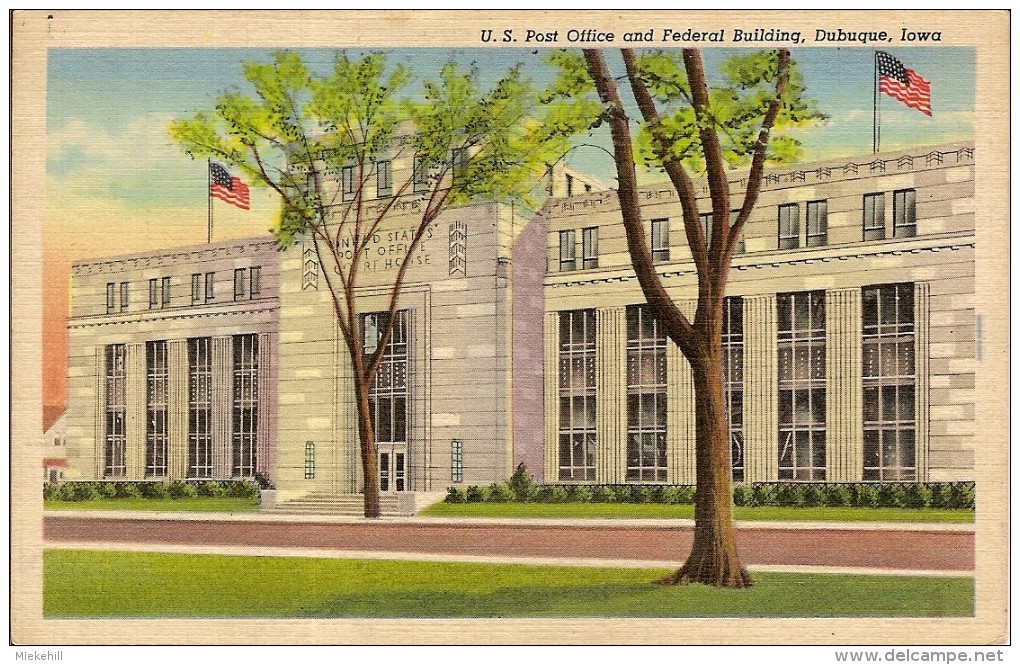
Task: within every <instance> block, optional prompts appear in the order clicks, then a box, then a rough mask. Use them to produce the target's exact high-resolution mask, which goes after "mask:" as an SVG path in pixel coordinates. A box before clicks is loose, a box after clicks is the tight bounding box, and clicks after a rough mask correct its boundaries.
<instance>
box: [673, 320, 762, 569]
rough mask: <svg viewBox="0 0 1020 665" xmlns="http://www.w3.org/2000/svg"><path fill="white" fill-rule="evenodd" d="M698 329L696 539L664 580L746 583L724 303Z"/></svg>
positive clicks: (693, 367)
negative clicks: (726, 377) (736, 510)
mask: <svg viewBox="0 0 1020 665" xmlns="http://www.w3.org/2000/svg"><path fill="white" fill-rule="evenodd" d="M706 318H707V319H709V321H706V325H705V326H704V327H702V326H698V325H697V322H696V323H695V327H696V328H699V332H702V333H703V334H701V335H699V337H700V339H699V340H698V342H699V343H698V345H697V346H698V348H699V350H700V351H702V353H700V354H699V355H697V356H696V357H693V358H688V360H689V361H690V363H691V371H692V374H693V376H694V398H695V400H696V402H697V405H698V407H697V409H696V410H695V411H696V418H695V427H696V435H695V437H696V438H695V443H696V447H695V459H696V471H697V490H696V492H695V495H694V543H693V545H692V546H691V553H690V555H689V556H688V557H687V562H686V563H684V565H683V566H682V567H681V568H680V569H679V570H677V571H676V572H674V573H672V574H671V575H669V576H667V577H665V578H663V579H661V580H659V581H658V583H659V584H688V583H697V584H709V585H712V586H718V587H730V588H743V587H748V586H751V585H752V583H753V582H752V581H751V577H750V575H748V573H747V570H746V569H745V568H744V567H743V565H741V563H740V558H739V557H738V556H737V543H736V530H735V529H734V527H733V491H732V486H731V473H732V472H731V469H730V450H729V445H730V443H729V426H728V423H727V419H726V402H725V398H724V393H723V371H722V369H723V368H722V340H721V335H720V333H721V327H722V303H721V302H720V303H719V304H718V306H717V307H713V308H712V312H711V313H709V314H708V316H706Z"/></svg>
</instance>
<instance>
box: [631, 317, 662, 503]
mask: <svg viewBox="0 0 1020 665" xmlns="http://www.w3.org/2000/svg"><path fill="white" fill-rule="evenodd" d="M627 480H644V481H651V482H660V483H662V482H666V335H665V333H664V332H662V330H661V329H660V327H659V324H658V322H657V321H656V320H655V319H654V318H653V317H652V314H651V311H650V310H649V308H648V307H647V306H646V305H629V306H628V307H627Z"/></svg>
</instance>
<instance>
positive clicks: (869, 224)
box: [864, 193, 885, 240]
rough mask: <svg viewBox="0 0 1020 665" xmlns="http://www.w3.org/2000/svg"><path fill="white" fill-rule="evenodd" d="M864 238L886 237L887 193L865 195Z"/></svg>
mask: <svg viewBox="0 0 1020 665" xmlns="http://www.w3.org/2000/svg"><path fill="white" fill-rule="evenodd" d="M864 239H865V240H883V239H885V194H883V193H878V194H865V195H864Z"/></svg>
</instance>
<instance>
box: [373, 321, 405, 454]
mask: <svg viewBox="0 0 1020 665" xmlns="http://www.w3.org/2000/svg"><path fill="white" fill-rule="evenodd" d="M394 317H395V318H394V321H393V330H392V332H390V339H389V341H388V342H387V343H386V347H385V348H384V349H383V352H382V358H381V359H380V361H379V368H378V369H377V370H376V372H375V376H373V377H372V384H371V386H370V387H369V392H368V403H369V409H370V411H371V414H372V425H373V428H374V429H375V440H376V443H390V444H392V443H407V420H408V418H407V415H408V414H407V410H408V409H407V397H408V390H407V386H408V381H407V370H408V333H409V330H408V328H409V316H408V312H407V310H403V309H402V310H398V311H397V312H396V313H395V314H394ZM388 321H389V313H388V312H377V313H374V314H364V315H362V330H363V331H364V340H363V347H362V348H363V349H364V353H365V361H366V363H367V362H368V361H369V360H370V357H371V354H373V353H375V351H376V349H377V348H378V347H379V342H380V341H381V340H382V335H383V332H384V330H385V329H386V324H387V322H388Z"/></svg>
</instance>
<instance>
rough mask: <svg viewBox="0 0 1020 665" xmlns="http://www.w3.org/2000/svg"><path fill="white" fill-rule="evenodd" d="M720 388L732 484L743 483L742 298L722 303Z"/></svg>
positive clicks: (732, 297) (726, 300) (735, 297)
mask: <svg viewBox="0 0 1020 665" xmlns="http://www.w3.org/2000/svg"><path fill="white" fill-rule="evenodd" d="M722 352H723V389H724V391H725V392H724V395H723V397H724V399H725V400H726V419H727V424H728V425H729V435H730V468H731V469H732V470H733V481H734V482H738V483H739V482H743V481H744V299H743V298H741V297H739V296H730V297H729V298H726V299H724V300H723V329H722Z"/></svg>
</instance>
